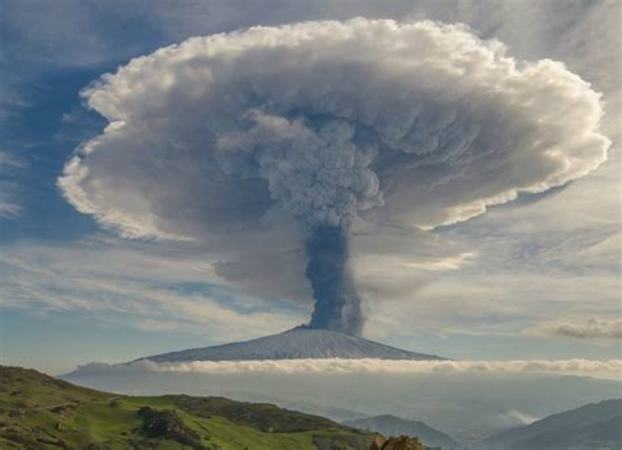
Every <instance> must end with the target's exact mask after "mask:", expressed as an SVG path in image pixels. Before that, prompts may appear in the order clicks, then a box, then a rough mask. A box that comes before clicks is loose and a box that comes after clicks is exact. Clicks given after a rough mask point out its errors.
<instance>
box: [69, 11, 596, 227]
mask: <svg viewBox="0 0 622 450" xmlns="http://www.w3.org/2000/svg"><path fill="white" fill-rule="evenodd" d="M85 96H86V97H87V99H88V102H89V105H90V106H91V107H92V108H94V109H95V110H96V111H98V112H99V113H100V114H102V115H103V116H105V117H106V118H107V119H108V120H109V121H110V125H109V126H108V127H107V129H106V130H105V132H104V133H103V134H102V135H100V136H99V137H97V138H95V139H93V140H92V141H90V142H89V143H87V144H86V145H85V146H84V148H83V149H82V150H81V151H80V152H79V153H78V154H77V155H76V156H75V157H74V158H73V159H72V160H71V161H70V162H69V163H68V164H67V166H66V167H65V172H64V174H63V176H62V177H61V178H60V180H59V185H60V186H61V188H62V189H63V191H64V194H65V195H66V197H67V199H68V200H69V201H70V202H71V203H72V204H74V205H75V206H76V208H77V209H78V210H80V211H82V212H85V213H89V214H93V215H94V216H95V217H96V218H97V219H98V220H99V221H100V222H101V223H103V224H105V225H107V226H110V227H113V228H115V229H117V230H119V231H120V232H121V233H122V234H124V235H127V236H133V237H161V238H192V239H196V238H201V237H202V236H203V235H206V234H207V235H209V234H210V233H214V232H219V231H223V230H243V229H245V228H255V227H258V226H260V225H267V226H270V224H271V223H274V222H282V221H283V220H288V219H291V218H293V219H297V220H298V221H299V222H304V223H307V224H312V225H313V224H318V223H322V224H341V223H343V222H353V221H355V220H357V219H359V218H363V219H367V220H376V219H375V218H376V217H378V216H380V217H382V219H383V220H389V219H399V220H402V221H407V222H409V223H411V224H414V225H416V226H419V227H425V228H430V227H435V226H438V225H441V224H450V223H455V222H459V221H463V220H466V219H468V218H470V217H473V216H475V215H478V214H481V213H482V212H484V211H485V208H486V206H487V205H491V204H498V203H504V202H507V201H509V200H511V199H513V198H515V197H516V195H517V192H519V191H528V192H539V191H543V190H546V189H548V188H550V187H552V186H558V185H561V184H564V183H566V182H567V181H569V180H572V179H575V178H578V177H581V176H583V175H585V174H586V173H587V172H589V171H590V170H592V169H594V168H595V167H597V166H598V165H599V164H600V163H601V162H603V161H604V160H605V158H606V149H607V147H608V140H607V139H606V138H605V137H603V136H602V135H600V134H598V132H597V127H598V122H599V119H600V116H601V108H600V105H599V99H598V94H597V93H595V92H593V91H592V90H591V89H590V87H589V85H588V84H587V83H585V82H584V81H582V80H581V79H580V78H579V77H577V76H575V75H573V74H572V73H570V72H568V71H567V70H566V69H565V68H564V67H563V65H562V64H560V63H555V62H552V61H548V60H543V61H539V62H536V63H527V62H519V61H515V60H514V59H512V58H510V57H508V56H506V55H505V48H504V47H503V46H502V45H501V44H500V43H498V42H496V41H488V42H486V41H481V40H479V39H478V38H476V37H475V36H474V35H472V34H471V33H470V32H469V31H468V30H466V29H464V28H463V27H460V26H445V25H438V24H435V23H431V22H422V23H413V24H404V25H400V24H397V23H395V22H393V21H383V20H380V21H370V20H364V19H358V20H353V21H350V22H346V23H339V22H309V23H304V24H299V25H293V26H285V27H280V28H267V27H259V28H254V29H251V30H249V31H247V32H242V33H233V34H226V35H216V36H211V37H207V38H193V39H190V40H188V41H186V42H184V43H182V44H180V45H179V46H171V47H167V48H164V49H161V50H159V51H157V52H156V53H154V54H152V55H149V56H146V57H142V58H137V59H134V60H133V61H132V62H130V64H128V65H127V66H125V67H123V68H121V69H120V70H119V72H118V73H116V74H114V75H106V76H104V77H103V78H102V80H101V81H100V82H99V83H97V84H95V85H93V86H92V87H91V88H89V89H87V90H86V91H85Z"/></svg>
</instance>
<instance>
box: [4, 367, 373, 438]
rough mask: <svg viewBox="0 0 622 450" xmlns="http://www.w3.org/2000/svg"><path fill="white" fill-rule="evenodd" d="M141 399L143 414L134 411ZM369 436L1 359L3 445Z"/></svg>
mask: <svg viewBox="0 0 622 450" xmlns="http://www.w3.org/2000/svg"><path fill="white" fill-rule="evenodd" d="M145 407H148V408H150V409H149V410H147V409H143V413H144V412H145V411H147V412H148V414H139V412H138V411H139V410H140V409H141V408H145ZM147 417H148V418H149V419H146V418H147ZM145 420H152V421H153V423H147V424H146V422H145ZM153 424H156V425H153ZM154 426H155V428H153V427H154ZM149 427H151V428H149ZM154 429H156V430H160V431H153V430H154ZM145 430H151V431H149V432H146V431H145ZM158 433H159V434H158ZM372 437H373V436H372V435H370V434H367V433H362V432H359V431H356V430H353V429H350V428H347V427H344V426H342V425H339V424H337V423H335V422H332V421H330V420H328V419H325V418H322V417H317V416H312V415H308V414H302V413H299V412H296V411H289V410H286V409H281V408H278V407H276V406H274V405H270V404H262V403H258V404H255V403H244V402H236V401H233V400H229V399H225V398H220V397H206V398H199V397H189V396H185V395H179V396H175V395H166V396H158V397H130V396H118V395H115V394H110V393H105V392H99V391H94V390H91V389H86V388H82V387H79V386H75V385H72V384H70V383H66V382H64V381H60V380H56V379H54V378H52V377H49V376H47V375H44V374H41V373H39V372H36V371H34V370H27V369H21V368H16V367H4V366H0V448H3V449H4V448H6V449H33V450H34V449H37V450H39V449H41V450H45V449H61V448H64V449H86V450H104V449H106V450H116V449H138V450H140V449H164V450H168V449H170V450H173V449H206V450H207V449H213V450H216V449H219V450H244V449H249V450H264V449H265V450H281V449H282V450H294V449H301V450H304V449H320V450H328V449H330V450H356V449H368V448H369V445H370V442H371V440H372Z"/></svg>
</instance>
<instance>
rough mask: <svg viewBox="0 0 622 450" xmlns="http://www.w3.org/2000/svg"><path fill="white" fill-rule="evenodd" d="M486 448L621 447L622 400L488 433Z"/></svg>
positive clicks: (570, 449) (589, 449) (588, 449)
mask: <svg viewBox="0 0 622 450" xmlns="http://www.w3.org/2000/svg"><path fill="white" fill-rule="evenodd" d="M482 448H484V449H486V450H519V449H521V450H522V449H530V450H562V449H563V450H622V399H620V400H606V401H603V402H599V403H591V404H589V405H586V406H582V407H581V408H577V409H573V410H571V411H566V412H562V413H559V414H553V415H552V416H548V417H546V418H544V419H542V420H538V421H537V422H534V423H532V424H531V425H527V426H523V427H518V428H513V429H511V430H507V431H504V432H501V433H498V434H495V435H493V436H491V437H490V438H488V439H486V440H485V441H484V442H483V443H482Z"/></svg>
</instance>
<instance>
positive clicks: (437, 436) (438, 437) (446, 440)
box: [343, 414, 459, 450]
mask: <svg viewBox="0 0 622 450" xmlns="http://www.w3.org/2000/svg"><path fill="white" fill-rule="evenodd" d="M343 424H344V425H347V426H350V427H352V428H358V429H360V430H365V431H371V432H376V433H382V434H384V435H388V436H393V435H407V436H417V437H418V438H419V439H420V440H421V442H423V443H424V444H425V445H428V446H431V447H442V448H443V450H445V449H447V450H450V449H457V448H459V445H458V443H457V442H456V441H455V440H454V439H452V438H451V436H449V435H447V434H445V433H443V432H441V431H438V430H435V429H434V428H432V427H430V426H428V425H426V424H425V423H423V422H419V421H415V420H406V419H402V418H401V417H396V416H392V415H389V414H384V415H380V416H374V417H367V418H364V419H356V420H350V421H345V422H343Z"/></svg>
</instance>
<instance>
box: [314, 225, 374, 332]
mask: <svg viewBox="0 0 622 450" xmlns="http://www.w3.org/2000/svg"><path fill="white" fill-rule="evenodd" d="M305 248H306V250H307V256H308V258H309V262H308V264H307V269H306V271H305V274H306V275H307V278H309V281H310V282H311V288H312V289H313V297H314V298H315V308H314V310H313V315H312V316H311V322H310V323H309V327H311V328H321V329H329V330H335V331H341V332H343V333H348V334H353V335H358V334H360V333H361V329H362V327H363V315H362V312H361V299H360V297H359V296H358V293H357V292H356V288H355V287H354V281H353V279H352V274H351V273H350V270H349V267H348V239H347V235H346V231H345V230H343V229H342V228H340V227H335V226H329V225H321V226H317V227H315V228H314V229H313V230H312V231H311V233H310V235H309V237H308V238H307V239H306V241H305Z"/></svg>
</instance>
